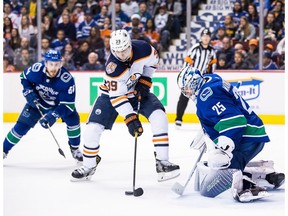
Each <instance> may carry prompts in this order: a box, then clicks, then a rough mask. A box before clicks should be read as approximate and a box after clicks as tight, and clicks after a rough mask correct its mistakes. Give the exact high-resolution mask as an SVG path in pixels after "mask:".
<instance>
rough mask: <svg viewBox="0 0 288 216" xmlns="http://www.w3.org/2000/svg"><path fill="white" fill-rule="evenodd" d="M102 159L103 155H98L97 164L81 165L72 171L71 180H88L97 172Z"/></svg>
mask: <svg viewBox="0 0 288 216" xmlns="http://www.w3.org/2000/svg"><path fill="white" fill-rule="evenodd" d="M100 161H101V157H100V156H99V155H96V166H95V167H92V168H89V167H86V166H81V167H79V168H78V169H76V170H74V171H73V172H72V174H71V175H72V179H71V181H73V182H76V181H87V180H90V179H91V177H92V175H93V174H94V173H95V171H96V167H97V166H98V164H99V163H100Z"/></svg>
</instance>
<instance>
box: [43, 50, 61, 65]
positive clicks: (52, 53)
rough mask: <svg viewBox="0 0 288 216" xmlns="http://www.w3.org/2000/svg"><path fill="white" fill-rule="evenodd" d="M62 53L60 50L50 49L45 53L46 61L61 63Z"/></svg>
mask: <svg viewBox="0 0 288 216" xmlns="http://www.w3.org/2000/svg"><path fill="white" fill-rule="evenodd" d="M61 58H62V56H61V53H60V51H58V50H53V49H50V50H48V51H47V52H46V53H45V61H54V62H57V61H61Z"/></svg>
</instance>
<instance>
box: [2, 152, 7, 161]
mask: <svg viewBox="0 0 288 216" xmlns="http://www.w3.org/2000/svg"><path fill="white" fill-rule="evenodd" d="M6 157H7V153H5V152H3V160H4V159H5V158H6Z"/></svg>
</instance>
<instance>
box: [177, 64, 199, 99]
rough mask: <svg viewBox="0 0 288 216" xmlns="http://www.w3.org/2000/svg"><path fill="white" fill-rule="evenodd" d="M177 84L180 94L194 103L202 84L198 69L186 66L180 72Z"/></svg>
mask: <svg viewBox="0 0 288 216" xmlns="http://www.w3.org/2000/svg"><path fill="white" fill-rule="evenodd" d="M177 83H178V86H179V88H180V89H181V93H182V94H183V95H184V96H185V97H187V98H191V99H192V100H193V101H195V100H196V98H197V96H198V93H199V90H200V88H201V86H202V83H203V76H202V75H201V72H200V71H199V70H198V69H196V68H193V67H191V66H187V67H185V68H183V69H182V70H181V71H180V73H179V75H178V78H177Z"/></svg>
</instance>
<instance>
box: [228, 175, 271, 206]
mask: <svg viewBox="0 0 288 216" xmlns="http://www.w3.org/2000/svg"><path fill="white" fill-rule="evenodd" d="M232 194H233V198H234V199H235V200H236V201H238V202H241V203H247V202H253V201H255V200H259V199H262V198H265V197H268V196H270V194H269V193H268V192H267V191H266V189H265V188H262V187H259V186H257V185H256V184H255V182H253V181H252V180H251V179H250V178H249V177H247V176H245V175H242V173H241V171H238V172H235V173H234V174H233V182H232Z"/></svg>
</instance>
